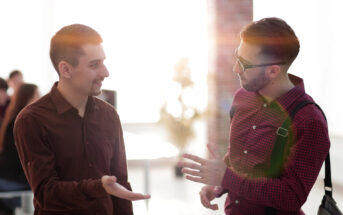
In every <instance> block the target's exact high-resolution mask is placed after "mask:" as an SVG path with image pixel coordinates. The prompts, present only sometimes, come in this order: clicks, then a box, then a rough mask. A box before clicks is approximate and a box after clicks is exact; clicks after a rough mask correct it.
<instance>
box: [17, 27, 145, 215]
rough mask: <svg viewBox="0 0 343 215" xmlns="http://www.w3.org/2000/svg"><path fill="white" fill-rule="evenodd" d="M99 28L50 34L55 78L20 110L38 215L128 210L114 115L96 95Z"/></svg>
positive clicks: (100, 74)
mask: <svg viewBox="0 0 343 215" xmlns="http://www.w3.org/2000/svg"><path fill="white" fill-rule="evenodd" d="M101 42H102V39H101V37H100V35H99V34H98V33H97V32H96V31H95V30H93V29H92V28H90V27H88V26H85V25H80V24H74V25H70V26H66V27H63V28H62V29H61V30H60V31H58V32H57V33H56V34H55V36H54V37H53V38H52V39H51V46H50V58H51V61H52V63H53V65H54V67H55V69H56V71H57V72H58V75H59V82H57V83H55V84H54V86H53V87H52V90H51V92H50V93H48V94H47V95H45V96H44V97H42V98H41V99H40V100H38V101H37V102H35V103H33V104H31V105H29V106H27V108H25V109H24V110H23V111H22V112H21V113H20V115H19V116H18V117H17V120H16V123H15V128H14V134H15V141H16V146H17V149H18V153H19V156H20V160H21V163H22V166H23V169H24V171H25V175H26V177H27V179H28V182H29V184H30V186H31V188H32V190H33V192H34V206H35V215H55V214H59V215H61V214H63V215H70V214H73V215H74V214H75V215H76V214H77V215H81V214H82V215H88V214H92V215H93V214H99V215H109V214H118V215H131V214H133V211H132V204H131V200H140V199H147V198H149V197H150V196H149V195H143V194H139V193H133V192H131V187H130V184H129V183H128V181H127V166H126V155H125V147H124V141H123V132H122V128H121V124H120V120H119V116H118V114H117V112H116V111H115V109H114V108H113V107H112V106H110V105H109V104H107V103H105V102H103V101H101V100H99V99H97V98H96V97H94V96H96V95H99V94H100V92H101V85H102V84H101V83H102V81H103V80H104V78H106V77H108V76H109V73H108V71H107V69H106V67H105V65H104V60H105V53H104V51H103V48H102V46H101Z"/></svg>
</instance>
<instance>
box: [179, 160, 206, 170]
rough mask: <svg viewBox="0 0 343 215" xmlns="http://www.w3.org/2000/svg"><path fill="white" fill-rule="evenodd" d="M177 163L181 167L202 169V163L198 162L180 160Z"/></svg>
mask: <svg viewBox="0 0 343 215" xmlns="http://www.w3.org/2000/svg"><path fill="white" fill-rule="evenodd" d="M177 165H178V166H180V167H183V168H189V169H196V170H200V169H201V165H199V164H196V163H190V162H182V161H180V162H178V164H177Z"/></svg>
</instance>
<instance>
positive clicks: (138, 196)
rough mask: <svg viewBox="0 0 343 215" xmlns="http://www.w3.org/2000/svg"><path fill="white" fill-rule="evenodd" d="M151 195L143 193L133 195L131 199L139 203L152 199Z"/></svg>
mask: <svg viewBox="0 0 343 215" xmlns="http://www.w3.org/2000/svg"><path fill="white" fill-rule="evenodd" d="M150 197H151V196H150V195H149V194H141V193H132V196H131V197H130V198H131V199H130V200H132V201H138V200H145V199H150Z"/></svg>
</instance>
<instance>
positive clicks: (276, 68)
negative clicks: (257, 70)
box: [268, 65, 281, 79]
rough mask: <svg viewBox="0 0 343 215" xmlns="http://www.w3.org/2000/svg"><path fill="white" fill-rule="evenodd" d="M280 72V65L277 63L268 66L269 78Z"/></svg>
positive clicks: (276, 75)
mask: <svg viewBox="0 0 343 215" xmlns="http://www.w3.org/2000/svg"><path fill="white" fill-rule="evenodd" d="M280 73H281V67H280V66H279V65H273V66H270V67H269V70H268V74H269V77H270V78H271V79H274V78H276V77H278V76H279V75H280Z"/></svg>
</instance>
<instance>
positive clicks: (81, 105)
mask: <svg viewBox="0 0 343 215" xmlns="http://www.w3.org/2000/svg"><path fill="white" fill-rule="evenodd" d="M57 89H58V91H59V92H60V93H61V94H62V96H63V97H64V98H65V99H66V100H67V101H68V102H69V103H70V104H71V106H73V107H74V108H76V109H77V110H78V113H79V115H80V116H81V117H83V116H84V113H85V110H86V105H87V100H88V96H84V95H80V94H77V93H75V90H73V89H72V88H71V87H70V86H69V85H68V84H66V83H64V82H63V81H60V82H58V85H57Z"/></svg>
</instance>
